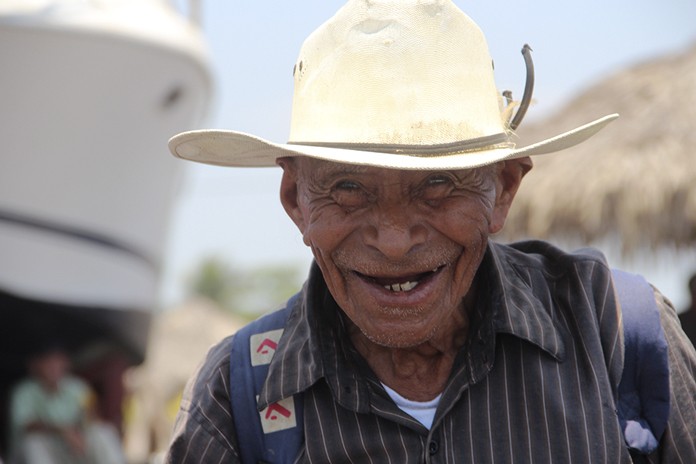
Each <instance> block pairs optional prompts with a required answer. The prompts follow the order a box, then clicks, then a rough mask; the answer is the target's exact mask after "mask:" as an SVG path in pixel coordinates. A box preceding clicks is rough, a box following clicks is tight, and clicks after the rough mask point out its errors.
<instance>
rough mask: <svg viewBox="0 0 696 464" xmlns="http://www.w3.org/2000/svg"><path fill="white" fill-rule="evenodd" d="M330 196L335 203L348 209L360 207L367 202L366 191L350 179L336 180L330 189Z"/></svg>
mask: <svg viewBox="0 0 696 464" xmlns="http://www.w3.org/2000/svg"><path fill="white" fill-rule="evenodd" d="M331 196H332V198H333V200H334V201H335V202H336V204H337V205H339V206H341V207H342V208H344V209H348V210H353V209H357V208H361V207H363V206H365V205H366V204H367V203H368V202H369V195H368V193H367V191H365V189H364V188H363V187H362V185H360V184H359V183H358V182H355V181H352V180H340V181H338V182H336V183H335V184H334V186H333V188H332V189H331Z"/></svg>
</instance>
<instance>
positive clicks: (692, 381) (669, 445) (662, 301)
mask: <svg viewBox="0 0 696 464" xmlns="http://www.w3.org/2000/svg"><path fill="white" fill-rule="evenodd" d="M655 297H656V300H657V303H658V306H659V308H660V320H661V322H662V328H663V330H664V334H665V339H666V340H667V346H668V350H669V370H670V372H669V375H670V414H669V422H668V424H667V429H666V430H665V433H664V434H663V435H662V439H661V440H660V446H659V447H658V449H657V450H656V451H655V452H654V453H652V454H651V455H650V456H649V457H648V461H649V462H650V463H683V464H688V463H696V351H694V347H693V345H692V344H691V342H690V341H689V339H688V338H687V337H686V335H685V334H684V332H683V331H682V329H681V325H680V323H679V318H678V316H677V312H676V311H675V309H674V307H673V306H672V303H671V302H670V301H669V300H668V299H667V298H665V297H664V296H663V295H662V294H661V293H660V292H659V291H656V292H655Z"/></svg>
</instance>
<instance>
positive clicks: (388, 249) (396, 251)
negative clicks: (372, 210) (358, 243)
mask: <svg viewBox="0 0 696 464" xmlns="http://www.w3.org/2000/svg"><path fill="white" fill-rule="evenodd" d="M363 236H364V240H365V244H366V245H368V246H370V247H372V248H375V249H377V250H378V251H379V252H380V253H382V255H384V256H385V257H386V258H388V259H390V260H398V259H401V258H403V257H405V256H406V255H408V253H409V252H410V251H411V250H413V249H415V248H417V247H418V246H419V245H422V244H424V243H425V242H426V239H427V228H426V227H425V225H424V224H423V223H422V222H421V221H420V220H419V219H418V218H417V215H414V214H412V212H411V211H410V210H409V208H408V207H405V206H404V205H393V206H390V207H388V208H381V209H380V210H379V211H378V212H376V214H375V219H374V221H370V224H369V225H368V226H367V227H366V229H365V233H364V235H363Z"/></svg>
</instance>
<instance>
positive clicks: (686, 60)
mask: <svg viewBox="0 0 696 464" xmlns="http://www.w3.org/2000/svg"><path fill="white" fill-rule="evenodd" d="M615 112H616V113H619V114H620V115H621V117H620V118H619V119H618V120H617V121H615V122H614V123H612V124H610V125H609V126H608V127H607V128H605V129H604V130H603V131H601V132H600V133H599V134H598V135H596V136H595V137H593V138H592V139H590V140H589V141H587V142H585V143H583V144H581V145H579V146H577V147H574V148H572V149H569V150H566V151H565V152H562V153H558V154H554V155H550V156H538V157H536V158H535V160H534V161H535V168H534V169H533V170H532V171H531V172H530V173H529V174H528V176H527V177H526V178H525V180H524V182H523V183H522V186H521V188H520V191H519V193H518V196H517V198H516V200H515V203H514V204H513V207H512V210H511V212H510V215H509V217H508V222H507V224H506V226H505V230H504V232H503V234H502V238H503V239H519V238H527V237H533V238H543V239H547V238H553V237H555V238H559V237H567V238H571V239H581V240H583V241H594V240H599V239H601V238H603V237H605V236H608V235H614V236H618V237H619V238H620V240H621V241H622V243H623V247H624V249H625V251H632V250H635V249H636V248H638V247H641V246H645V245H651V246H657V245H667V246H669V245H675V246H677V247H685V246H693V245H696V154H695V153H694V150H696V45H695V46H693V47H691V48H690V49H689V50H687V51H686V52H684V53H681V54H675V55H670V56H664V57H661V58H659V59H655V60H653V61H650V62H645V63H642V64H639V65H636V66H634V67H632V68H630V69H627V70H625V71H622V72H619V73H618V74H616V75H613V76H611V77H610V78H608V79H606V80H605V81H603V82H600V83H598V84H597V85H595V86H593V87H591V88H589V89H588V90H587V91H586V92H584V93H582V94H581V95H580V96H578V97H577V98H575V99H574V100H573V101H571V102H570V103H569V104H568V105H567V106H565V107H563V108H562V109H561V110H560V111H559V112H558V114H555V115H552V116H551V117H549V118H547V119H546V120H544V121H542V122H540V123H534V124H528V125H527V127H525V125H524V124H523V125H522V126H521V127H520V130H519V135H520V142H521V144H522V145H526V144H528V143H530V142H533V141H537V140H541V139H543V138H545V137H548V136H552V135H555V134H558V133H561V132H563V131H565V130H568V129H570V128H573V127H576V126H579V125H581V124H584V123H586V122H588V121H590V120H592V119H593V118H596V117H599V116H603V115H605V114H609V113H615Z"/></svg>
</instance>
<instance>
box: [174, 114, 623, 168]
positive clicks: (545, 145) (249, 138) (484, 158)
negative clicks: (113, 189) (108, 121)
mask: <svg viewBox="0 0 696 464" xmlns="http://www.w3.org/2000/svg"><path fill="white" fill-rule="evenodd" d="M617 117H618V114H610V115H607V116H604V117H602V118H599V119H596V120H594V121H592V122H590V123H588V124H585V125H583V126H580V127H577V128H575V129H573V130H570V131H568V132H564V133H562V134H560V135H557V136H555V137H551V138H549V139H546V140H543V141H541V142H537V143H534V144H532V145H528V146H526V147H522V148H493V149H486V150H477V151H467V152H463V153H442V154H438V155H432V154H428V155H421V156H419V155H405V154H394V153H383V152H375V151H361V150H350V149H345V148H332V147H322V146H309V145H301V144H297V145H296V144H279V143H273V142H270V141H267V140H264V139H261V138H259V137H256V136H253V135H249V134H245V133H242V132H235V131H227V130H214V129H213V130H195V131H188V132H182V133H180V134H177V135H175V136H174V137H172V138H171V139H170V140H169V150H170V151H171V152H172V154H173V155H174V156H176V157H178V158H182V159H185V160H190V161H196V162H199V163H204V164H212V165H216V166H236V167H270V166H275V165H276V160H277V159H278V158H283V157H287V156H309V157H311V158H318V159H323V160H328V161H334V162H338V163H346V164H359V165H367V166H375V167H383V168H393V169H413V170H441V169H468V168H474V167H478V166H484V165H487V164H491V163H495V162H497V161H501V160H506V159H514V158H522V157H525V156H533V155H542V154H547V153H553V152H557V151H560V150H563V149H565V148H570V147H572V146H574V145H577V144H579V143H581V142H583V141H585V140H587V139H588V138H590V137H592V136H593V135H594V134H596V133H597V132H599V131H600V130H601V129H602V128H603V127H604V126H606V125H607V124H609V123H610V122H611V121H613V120H614V119H616V118H617Z"/></svg>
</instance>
